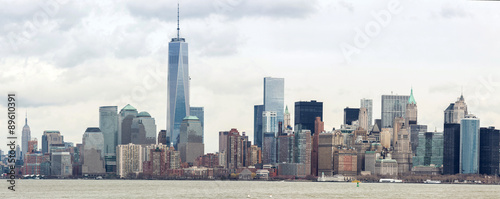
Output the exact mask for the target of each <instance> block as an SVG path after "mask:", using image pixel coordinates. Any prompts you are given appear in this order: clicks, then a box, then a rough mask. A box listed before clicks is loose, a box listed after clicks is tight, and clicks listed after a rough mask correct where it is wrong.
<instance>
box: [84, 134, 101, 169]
mask: <svg viewBox="0 0 500 199" xmlns="http://www.w3.org/2000/svg"><path fill="white" fill-rule="evenodd" d="M82 144H83V165H82V174H83V175H89V176H94V175H103V174H105V173H106V169H105V167H104V166H105V163H104V161H105V160H104V150H105V149H104V147H105V144H104V136H103V133H102V132H101V130H100V129H99V128H97V127H89V128H87V130H86V131H85V133H84V134H83V139H82Z"/></svg>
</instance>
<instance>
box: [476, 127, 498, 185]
mask: <svg viewBox="0 0 500 199" xmlns="http://www.w3.org/2000/svg"><path fill="white" fill-rule="evenodd" d="M479 132H480V135H479V137H480V138H479V139H480V144H479V146H480V151H479V173H480V174H486V175H496V174H498V172H500V170H499V164H500V162H499V161H500V160H499V158H500V157H499V156H500V148H499V144H500V130H498V129H495V127H489V128H481V129H480V131H479Z"/></svg>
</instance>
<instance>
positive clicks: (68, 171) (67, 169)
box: [50, 152, 73, 177]
mask: <svg viewBox="0 0 500 199" xmlns="http://www.w3.org/2000/svg"><path fill="white" fill-rule="evenodd" d="M50 174H51V175H52V176H58V177H67V176H71V175H72V174H73V166H72V164H71V154H70V153H69V152H53V153H51V155H50Z"/></svg>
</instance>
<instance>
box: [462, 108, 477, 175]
mask: <svg viewBox="0 0 500 199" xmlns="http://www.w3.org/2000/svg"><path fill="white" fill-rule="evenodd" d="M479 128H480V127H479V118H476V116H474V115H466V116H465V118H463V119H462V120H461V121H460V164H459V165H460V173H464V174H476V173H479Z"/></svg>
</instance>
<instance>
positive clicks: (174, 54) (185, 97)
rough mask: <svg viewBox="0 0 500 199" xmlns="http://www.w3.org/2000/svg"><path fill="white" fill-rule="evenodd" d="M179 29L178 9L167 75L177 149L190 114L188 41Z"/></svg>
mask: <svg viewBox="0 0 500 199" xmlns="http://www.w3.org/2000/svg"><path fill="white" fill-rule="evenodd" d="M179 30H180V29H179V10H178V9H177V38H172V40H171V41H170V43H168V77H167V84H168V85H167V134H169V135H170V140H171V142H173V143H174V147H175V148H176V149H177V143H178V142H179V132H180V127H181V123H182V119H184V117H186V116H189V115H190V113H189V111H190V106H189V64H188V43H186V40H185V39H184V38H180V37H179Z"/></svg>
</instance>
